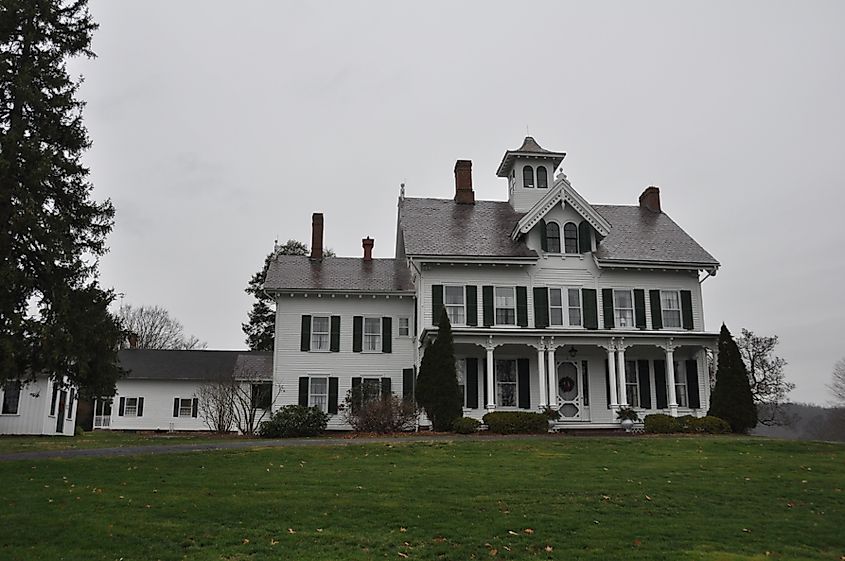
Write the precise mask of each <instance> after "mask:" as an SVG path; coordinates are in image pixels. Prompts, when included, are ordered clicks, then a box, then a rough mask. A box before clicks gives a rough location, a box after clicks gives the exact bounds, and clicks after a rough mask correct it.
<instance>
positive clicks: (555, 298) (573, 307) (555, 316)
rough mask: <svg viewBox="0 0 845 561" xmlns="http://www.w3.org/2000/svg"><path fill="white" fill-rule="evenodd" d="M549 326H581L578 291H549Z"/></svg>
mask: <svg viewBox="0 0 845 561" xmlns="http://www.w3.org/2000/svg"><path fill="white" fill-rule="evenodd" d="M549 325H560V326H569V327H580V326H581V291H580V290H579V289H577V288H550V289H549Z"/></svg>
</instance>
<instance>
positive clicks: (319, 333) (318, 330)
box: [311, 316, 330, 351]
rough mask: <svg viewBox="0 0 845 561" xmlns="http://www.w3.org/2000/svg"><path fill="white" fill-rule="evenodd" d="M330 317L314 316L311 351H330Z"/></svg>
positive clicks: (312, 319) (312, 320)
mask: <svg viewBox="0 0 845 561" xmlns="http://www.w3.org/2000/svg"><path fill="white" fill-rule="evenodd" d="M329 322H330V320H329V316H313V317H312V318H311V350H312V351H328V350H329Z"/></svg>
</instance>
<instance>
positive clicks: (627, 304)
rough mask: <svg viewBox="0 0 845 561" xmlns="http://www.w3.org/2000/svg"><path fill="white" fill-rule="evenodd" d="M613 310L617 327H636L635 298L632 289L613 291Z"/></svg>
mask: <svg viewBox="0 0 845 561" xmlns="http://www.w3.org/2000/svg"><path fill="white" fill-rule="evenodd" d="M613 312H614V316H615V317H614V319H615V320H616V327H634V298H633V297H632V296H631V291H630V290H614V291H613Z"/></svg>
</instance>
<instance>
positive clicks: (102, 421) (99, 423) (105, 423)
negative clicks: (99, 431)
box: [94, 415, 111, 428]
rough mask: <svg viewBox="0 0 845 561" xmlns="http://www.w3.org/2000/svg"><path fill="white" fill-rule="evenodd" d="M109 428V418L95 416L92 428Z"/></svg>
mask: <svg viewBox="0 0 845 561" xmlns="http://www.w3.org/2000/svg"><path fill="white" fill-rule="evenodd" d="M110 426H111V416H106V415H95V416H94V428H107V427H110Z"/></svg>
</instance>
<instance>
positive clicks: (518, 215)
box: [265, 137, 719, 428]
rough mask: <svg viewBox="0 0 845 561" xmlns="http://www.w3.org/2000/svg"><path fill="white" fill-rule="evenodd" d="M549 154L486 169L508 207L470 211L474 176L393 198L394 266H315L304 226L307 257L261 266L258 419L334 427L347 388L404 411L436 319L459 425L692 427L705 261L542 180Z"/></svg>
mask: <svg viewBox="0 0 845 561" xmlns="http://www.w3.org/2000/svg"><path fill="white" fill-rule="evenodd" d="M564 156H565V154H564V153H562V152H551V151H549V150H546V149H544V148H542V147H540V146H539V145H538V144H537V143H536V142H535V141H534V139H533V138H531V137H526V138H525V141H524V142H523V144H522V146H520V147H519V148H518V149H516V150H508V151H506V152H505V154H504V157H503V158H502V161H501V164H500V165H499V167H498V170H497V172H496V174H497V176H499V177H501V178H503V179H504V180H505V182H506V183H507V195H508V198H507V200H506V201H504V200H503V201H481V200H478V201H477V200H475V194H474V191H473V187H472V163H471V162H470V161H467V160H458V162H457V163H456V164H455V192H454V196H453V197H451V198H448V199H430V198H411V197H406V196H404V192H403V193H402V194H401V195H400V198H399V204H398V221H397V234H396V249H395V258H393V259H373V258H372V248H373V243H374V241H373V240H372V239H370V238H366V239H364V240H363V250H364V252H363V257H360V258H349V257H324V255H323V216H322V214H315V215H314V217H313V227H312V251H311V255H310V256H288V255H276V256H275V257H274V259H273V260H272V261H271V264H270V268H269V271H268V274H267V279H266V283H265V290H266V291H267V292H268V293H269V294H271V295H273V296H274V298H275V300H276V340H275V349H274V354H273V379H274V382H275V384H277V385H281V386H283V387H285V388H288V389H292V388H296V391H285V392H284V393H281V394H280V395H279V396H278V398H277V399H276V400H275V403H274V407H275V408H278V407H281V406H283V405H286V404H291V403H300V404H307V405H316V406H318V407H321V408H323V409H324V410H325V411H326V412H328V413H330V414H331V422H330V428H346V427H347V426H346V425H345V424H344V421H343V417H342V408H343V405H342V404H343V400H344V396H345V395H346V393H347V391H348V390H349V389H350V388H351V387H353V386H355V385H357V384H361V385H363V387H365V388H367V389H368V393H369V394H371V395H377V394H378V393H380V392H386V391H391V392H393V393H395V394H397V395H402V396H406V397H411V396H412V395H413V384H414V380H415V372H416V369H417V368H418V366H419V364H420V358H421V354H422V352H423V349H424V348H425V344H426V343H427V342H428V341H430V340H431V339H432V338H433V337H435V336H436V334H437V326H436V323H437V321H436V318H438V317H439V315H440V313H441V311H442V310H445V311H446V312H447V313H448V314H449V318H450V320H451V323H452V326H453V332H454V339H455V352H456V358H457V367H458V372H459V377H460V380H459V382H460V385H461V388H462V392H463V395H464V413H465V415H467V416H472V417H476V418H481V416H482V415H484V413H486V412H488V411H494V410H497V411H500V410H539V409H541V408H544V407H546V406H550V407H552V408H554V409H557V410H558V411H559V412H560V414H561V420H560V422H559V427H560V428H587V427H596V428H607V427H614V426H617V420H616V416H615V411H616V410H618V409H619V408H620V407H623V406H631V407H634V408H635V409H638V410H639V411H640V413H641V416H642V415H644V414H649V413H657V412H664V413H668V414H671V415H681V414H692V415H697V416H703V415H704V414H705V413H706V411H707V408H708V406H709V397H710V387H709V384H708V375H707V364H706V354H705V351H706V350H707V349H708V348H714V347H715V345H716V341H717V338H718V336H717V334H716V333H712V332H708V331H706V330H705V325H704V313H703V305H702V293H701V283H702V282H703V281H704V280H705V279H706V278H708V277H709V276H712V275H715V273H716V271H717V270H718V268H719V263H718V262H717V261H716V260H715V259H714V258H713V256H711V255H710V254H709V253H708V252H707V251H705V250H704V249H703V248H702V247H701V246H699V245H698V243H696V242H695V240H693V239H692V237H690V236H689V235H688V234H687V233H686V232H685V231H684V230H683V229H681V228H680V227H679V226H678V225H677V224H676V223H675V222H674V221H672V219H671V218H669V216H668V215H667V214H666V213H664V212H663V210H662V208H661V206H660V192H659V190H658V189H657V188H656V187H648V188H647V189H645V191H643V193H642V194H641V195H640V197H639V201H638V202H639V204H638V205H594V204H590V203H589V202H588V201H587V200H586V199H585V198H584V197H583V196H582V195H581V194H580V193H578V192H577V191H576V190H575V189H574V188H573V187H572V185H571V184H570V183H569V181H568V180H567V177H566V175H565V174H564V173H563V171H562V170H561V171H559V172H557V173H556V171H557V170H558V168H559V166H560V164H561V162H562V161H563V159H564Z"/></svg>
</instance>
